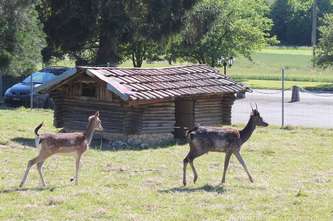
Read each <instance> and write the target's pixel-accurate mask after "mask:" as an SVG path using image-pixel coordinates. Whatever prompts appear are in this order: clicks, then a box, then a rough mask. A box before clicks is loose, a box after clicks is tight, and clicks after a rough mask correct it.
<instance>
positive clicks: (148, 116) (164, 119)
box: [140, 102, 176, 134]
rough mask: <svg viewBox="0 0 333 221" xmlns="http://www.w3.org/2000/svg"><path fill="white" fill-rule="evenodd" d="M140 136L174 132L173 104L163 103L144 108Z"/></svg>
mask: <svg viewBox="0 0 333 221" xmlns="http://www.w3.org/2000/svg"><path fill="white" fill-rule="evenodd" d="M141 122H142V123H141V128H140V134H144V133H154V134H161V133H172V132H174V130H175V128H174V127H175V123H176V119H175V103H174V102H165V103H158V104H150V105H148V106H145V107H144V111H143V115H142V119H141Z"/></svg>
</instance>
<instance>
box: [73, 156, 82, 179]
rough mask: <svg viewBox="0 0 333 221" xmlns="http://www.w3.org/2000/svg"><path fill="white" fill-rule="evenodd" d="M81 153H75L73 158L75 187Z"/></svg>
mask: <svg viewBox="0 0 333 221" xmlns="http://www.w3.org/2000/svg"><path fill="white" fill-rule="evenodd" d="M81 155H82V153H77V155H76V156H75V185H78V184H79V170H80V160H81Z"/></svg>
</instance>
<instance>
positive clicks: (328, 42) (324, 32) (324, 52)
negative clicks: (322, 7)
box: [316, 14, 333, 67]
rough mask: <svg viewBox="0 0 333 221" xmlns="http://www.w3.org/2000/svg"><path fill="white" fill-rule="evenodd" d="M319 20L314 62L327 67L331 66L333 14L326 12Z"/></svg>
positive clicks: (332, 62) (332, 64)
mask: <svg viewBox="0 0 333 221" xmlns="http://www.w3.org/2000/svg"><path fill="white" fill-rule="evenodd" d="M321 22H322V23H323V24H322V26H321V27H320V28H319V32H320V36H321V37H320V39H319V44H318V48H317V57H316V62H317V64H318V65H319V66H322V67H329V66H333V14H326V15H325V16H324V17H323V19H322V20H321Z"/></svg>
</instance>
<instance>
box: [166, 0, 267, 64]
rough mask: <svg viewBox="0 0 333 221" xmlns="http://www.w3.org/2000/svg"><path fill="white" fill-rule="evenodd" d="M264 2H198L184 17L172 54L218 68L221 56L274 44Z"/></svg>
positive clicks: (241, 53) (243, 53) (248, 56)
mask: <svg viewBox="0 0 333 221" xmlns="http://www.w3.org/2000/svg"><path fill="white" fill-rule="evenodd" d="M268 9H269V7H268V6H267V4H266V2H265V1H264V0H262V1H255V2H254V1H251V0H235V1H227V0H226V1H215V0H213V1H202V2H200V3H198V4H197V5H196V6H195V7H194V9H193V10H192V11H191V12H189V13H188V14H187V15H186V18H185V28H184V30H183V31H182V32H181V34H180V37H179V38H180V39H178V40H177V41H175V42H174V44H173V45H172V47H173V48H177V49H178V50H177V53H176V55H177V56H179V57H182V58H183V59H185V60H187V61H192V62H199V63H208V64H209V65H211V66H216V65H218V59H220V58H221V57H222V56H224V57H229V56H237V55H244V56H245V57H247V58H249V59H251V53H252V52H253V51H254V50H257V49H260V48H262V47H264V46H266V45H267V44H268V43H269V42H274V38H271V37H270V36H269V33H268V32H269V31H270V28H271V26H272V22H271V20H270V19H268V18H267V17H266V14H267V12H268Z"/></svg>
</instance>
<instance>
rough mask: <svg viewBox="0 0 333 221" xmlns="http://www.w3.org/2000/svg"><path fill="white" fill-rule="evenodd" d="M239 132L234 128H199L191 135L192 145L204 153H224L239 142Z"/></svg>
mask: <svg viewBox="0 0 333 221" xmlns="http://www.w3.org/2000/svg"><path fill="white" fill-rule="evenodd" d="M239 137H240V135H239V131H238V130H237V129H234V128H219V127H199V128H198V129H197V130H196V131H194V132H192V133H191V138H192V139H191V141H190V142H192V144H194V145H196V146H200V147H201V148H205V149H206V151H207V152H208V151H216V152H225V151H226V150H227V148H232V147H234V146H235V145H236V144H238V142H239Z"/></svg>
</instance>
